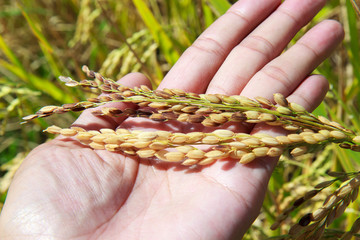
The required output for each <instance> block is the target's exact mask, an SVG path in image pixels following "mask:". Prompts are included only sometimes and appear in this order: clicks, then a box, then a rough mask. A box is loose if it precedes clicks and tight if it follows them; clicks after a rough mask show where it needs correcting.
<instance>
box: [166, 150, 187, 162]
mask: <svg viewBox="0 0 360 240" xmlns="http://www.w3.org/2000/svg"><path fill="white" fill-rule="evenodd" d="M164 156H165V158H166V161H168V162H180V161H182V160H183V159H184V157H185V154H184V153H182V152H168V153H165V154H164Z"/></svg>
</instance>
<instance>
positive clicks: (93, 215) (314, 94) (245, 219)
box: [0, 0, 343, 239]
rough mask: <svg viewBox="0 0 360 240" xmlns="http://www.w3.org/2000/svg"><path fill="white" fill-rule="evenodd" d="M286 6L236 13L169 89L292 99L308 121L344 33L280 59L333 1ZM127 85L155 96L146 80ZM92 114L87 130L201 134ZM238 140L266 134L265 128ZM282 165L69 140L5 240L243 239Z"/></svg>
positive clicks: (259, 2) (42, 169) (17, 212)
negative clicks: (321, 67) (163, 157)
mask: <svg viewBox="0 0 360 240" xmlns="http://www.w3.org/2000/svg"><path fill="white" fill-rule="evenodd" d="M280 2H281V1H280V0H270V1H269V0H256V1H250V0H241V1H239V2H237V3H236V4H234V6H233V7H232V8H231V10H230V11H228V13H227V14H225V15H224V16H222V17H221V18H219V19H218V20H217V21H216V22H215V23H214V24H213V25H212V26H211V27H210V28H209V29H207V30H206V31H205V32H204V33H203V34H202V35H201V36H200V37H199V38H198V40H197V41H196V42H195V43H194V44H193V46H192V47H190V48H189V49H188V50H187V51H186V52H185V53H184V54H183V56H182V57H181V59H180V60H179V61H178V63H177V64H176V65H175V66H174V67H173V68H172V70H171V71H170V72H169V73H168V75H167V76H166V78H165V79H164V80H163V82H162V83H161V85H160V88H165V87H166V88H181V89H184V90H186V91H191V92H197V93H222V94H228V95H234V94H241V95H244V96H248V97H255V96H263V97H267V98H271V96H272V94H273V93H275V92H281V93H283V94H284V95H285V96H288V98H289V99H290V100H291V101H293V102H297V103H299V104H301V105H303V106H305V107H306V108H307V109H308V110H312V109H313V108H315V107H316V106H317V105H318V104H319V102H320V101H321V100H322V98H323V96H324V94H325V93H326V91H327V87H328V85H327V82H326V80H325V79H324V78H323V77H321V76H317V75H310V76H309V74H310V73H311V72H312V70H313V69H314V68H315V67H316V66H317V65H318V64H320V63H321V62H322V61H323V60H324V59H325V58H326V57H327V56H328V55H329V53H330V52H331V51H332V50H333V49H334V48H335V47H336V45H337V44H338V43H339V42H340V41H341V39H342V36H343V31H342V28H341V27H340V25H339V24H338V23H336V22H334V21H324V22H322V23H320V24H318V25H317V26H315V27H314V28H313V29H311V30H310V31H309V32H308V33H307V34H306V35H305V36H304V37H302V39H300V40H299V42H298V43H297V44H295V45H294V46H293V47H291V48H290V49H289V50H288V51H286V52H285V53H284V54H281V55H280V53H281V52H282V51H283V49H284V48H285V46H286V45H287V43H288V42H289V41H290V40H291V38H292V37H293V36H294V35H295V34H296V33H297V31H298V30H299V29H300V28H301V27H302V26H304V25H305V24H306V23H307V22H308V21H309V20H310V19H311V18H312V17H313V16H314V15H315V14H316V13H317V11H319V10H320V9H321V7H322V6H323V4H324V2H325V1H323V0H317V1H314V0H304V1H297V0H287V1H285V3H283V4H282V5H281V6H280V7H278V6H279V4H280ZM120 82H121V83H123V84H125V85H128V86H135V85H140V84H145V85H148V84H149V83H148V81H147V79H146V78H145V77H144V76H143V75H141V74H135V73H134V74H129V75H127V76H125V77H124V78H123V79H121V80H120ZM111 104H113V105H114V104H115V105H116V106H117V107H120V108H121V107H122V108H124V107H125V106H124V104H122V103H111ZM89 111H91V110H87V111H85V112H84V113H83V114H82V115H81V116H80V117H79V119H78V120H77V121H76V122H75V123H74V124H75V125H77V126H82V127H84V128H87V129H99V128H113V129H115V128H117V127H123V128H129V129H138V128H141V129H146V130H147V131H151V130H152V129H164V130H172V131H182V132H187V131H190V130H193V129H191V128H192V126H191V125H173V124H172V125H170V124H161V125H159V124H153V123H150V122H149V121H145V120H142V121H138V120H137V121H134V119H130V118H129V119H125V120H124V119H116V118H99V117H95V116H93V115H91V113H90V112H89ZM229 128H231V129H235V130H236V131H247V132H249V133H254V132H258V131H264V130H263V128H262V126H259V125H258V126H254V127H253V128H251V129H246V130H243V129H239V127H237V126H234V125H232V126H229ZM202 130H203V131H207V130H208V129H202ZM266 131H273V132H274V131H275V130H273V129H267V130H266ZM276 162H277V159H272V158H261V159H257V160H256V161H254V162H252V163H250V164H247V165H241V164H238V163H235V162H231V161H223V160H220V161H217V162H216V163H214V164H212V165H211V166H207V167H196V168H189V167H185V166H180V165H178V164H174V163H159V162H157V161H154V160H152V159H139V158H137V157H132V156H126V155H121V154H119V153H111V152H107V151H105V150H92V149H90V148H88V147H86V146H83V145H81V144H80V143H78V142H76V141H75V140H73V139H71V138H64V137H58V138H57V139H55V140H52V141H50V142H48V143H45V144H43V145H41V146H39V147H38V148H36V149H34V150H33V151H32V152H31V153H30V154H29V156H28V157H27V158H26V159H25V160H24V162H23V164H22V165H21V167H20V168H19V170H18V172H17V174H16V176H15V178H14V180H13V182H12V185H11V187H10V189H9V193H8V197H7V200H6V203H5V205H4V208H3V212H2V213H1V216H0V237H2V238H1V239H31V238H33V239H41V238H46V239H47V238H50V239H51V238H54V239H232V238H237V237H239V238H240V237H241V236H242V235H243V234H244V232H245V231H246V230H247V228H248V227H249V226H250V224H251V222H252V221H253V220H254V219H255V217H256V216H257V214H258V212H259V209H260V207H261V204H262V200H263V198H264V194H265V191H266V188H267V183H268V180H269V177H270V175H271V173H272V170H273V168H274V166H275V165H276Z"/></svg>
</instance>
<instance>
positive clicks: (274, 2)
mask: <svg viewBox="0 0 360 240" xmlns="http://www.w3.org/2000/svg"><path fill="white" fill-rule="evenodd" d="M280 3H281V1H280V0H258V1H253V0H242V1H238V2H236V3H235V4H234V5H233V6H232V7H231V8H230V9H229V10H228V11H227V12H226V13H225V14H224V15H223V16H221V17H220V18H219V19H218V20H216V21H215V22H214V23H213V24H212V25H211V26H210V27H209V28H208V29H207V30H205V31H204V32H203V33H202V34H201V35H200V36H199V38H198V39H197V40H196V41H195V42H194V43H193V44H192V46H191V47H189V48H188V49H187V50H186V51H185V52H184V54H183V55H182V56H181V57H180V59H179V60H178V62H177V63H176V64H175V65H174V67H173V68H172V69H171V70H170V72H169V73H168V74H167V75H166V77H165V78H164V80H163V81H162V82H161V84H160V86H159V88H181V89H183V90H185V91H190V92H197V93H202V92H205V90H206V88H207V86H208V84H209V82H210V80H211V79H212V77H213V76H214V75H215V73H216V71H217V70H218V69H219V67H220V66H221V64H222V63H223V62H224V60H225V58H226V57H227V55H228V54H229V52H230V51H231V50H232V49H233V48H234V47H235V46H236V45H237V44H238V43H239V42H240V41H241V40H242V39H243V38H244V37H245V36H247V35H248V34H249V33H250V32H251V31H252V30H253V29H254V28H255V27H256V26H257V25H258V24H259V23H260V22H262V21H263V20H264V19H265V18H266V17H268V16H269V15H270V14H271V13H272V12H273V11H274V10H275V9H276V8H277V7H278V6H279V5H280Z"/></svg>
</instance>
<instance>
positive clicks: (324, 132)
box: [23, 66, 360, 165]
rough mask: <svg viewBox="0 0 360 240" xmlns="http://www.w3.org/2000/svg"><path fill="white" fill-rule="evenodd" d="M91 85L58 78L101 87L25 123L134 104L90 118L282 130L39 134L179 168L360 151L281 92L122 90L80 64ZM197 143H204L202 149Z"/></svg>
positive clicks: (343, 132)
mask: <svg viewBox="0 0 360 240" xmlns="http://www.w3.org/2000/svg"><path fill="white" fill-rule="evenodd" d="M83 70H84V72H85V73H86V74H87V76H88V77H90V78H93V79H92V80H82V81H80V82H78V81H75V80H73V79H71V78H70V77H60V80H61V81H63V82H65V84H66V85H67V86H70V87H75V86H80V87H84V88H95V89H98V90H100V93H101V94H99V96H98V97H94V98H88V99H87V100H86V101H82V102H77V103H70V104H64V105H62V106H44V107H42V108H41V109H40V110H39V111H38V112H36V113H35V114H33V115H29V116H27V117H24V118H23V119H24V121H25V122H27V121H30V120H33V119H36V118H41V117H48V116H51V115H53V114H61V113H66V112H70V111H74V112H77V111H83V110H85V109H89V108H95V107H99V106H102V105H104V104H106V103H109V102H127V103H133V104H135V105H136V106H137V107H136V108H125V109H120V108H116V107H106V106H103V107H101V108H96V109H93V110H92V114H94V115H97V116H110V117H120V116H131V117H141V118H147V119H151V120H153V121H157V122H166V121H169V120H176V121H179V122H187V123H191V124H201V125H203V126H205V127H220V128H221V125H223V124H225V123H228V122H236V123H238V124H243V125H247V126H251V125H252V124H256V123H265V124H268V125H271V126H278V127H283V128H284V129H285V130H287V132H288V134H287V135H284V136H277V137H273V136H270V135H266V134H255V135H249V134H245V133H234V132H232V131H229V130H224V129H217V130H215V131H213V132H211V133H203V132H192V133H186V134H185V133H176V132H175V133H174V132H165V131H156V132H139V131H132V132H130V131H128V130H126V129H117V130H112V129H101V130H100V131H85V130H84V129H81V128H76V127H72V128H64V129H61V128H59V127H56V126H51V127H49V128H48V129H47V130H46V131H47V132H49V133H53V134H61V135H64V136H67V137H75V138H76V139H78V140H79V141H80V142H81V143H83V144H86V145H88V146H89V147H91V148H93V149H96V150H103V149H104V150H108V151H111V152H122V153H125V154H130V155H137V156H139V157H141V158H153V157H154V158H157V159H160V160H163V161H169V162H181V163H182V164H183V165H194V164H199V165H206V164H210V163H213V162H214V161H215V160H217V159H223V158H230V159H236V160H238V161H239V162H240V163H249V162H251V161H253V160H254V159H256V158H258V157H266V156H268V157H278V156H280V155H281V154H283V153H288V154H290V155H292V156H294V157H298V156H301V155H303V154H306V153H307V152H309V151H312V150H314V148H319V147H323V146H325V145H326V144H329V143H338V144H339V145H340V146H341V147H343V148H347V149H352V150H354V151H359V149H360V147H359V145H358V143H359V142H360V137H358V136H356V135H355V134H354V133H353V132H352V131H351V130H348V129H346V128H344V127H342V126H341V125H340V124H339V123H336V122H333V121H330V120H328V119H326V118H324V117H316V116H314V115H313V114H311V113H309V112H307V111H306V110H305V108H304V107H302V106H300V105H298V104H296V103H289V102H288V101H287V99H286V98H285V97H284V96H283V95H282V94H280V93H276V94H274V99H273V101H271V100H269V99H265V98H263V97H256V98H255V99H249V98H246V97H243V96H238V95H234V96H226V95H221V94H196V93H187V92H184V91H183V90H180V89H163V90H151V89H149V88H148V87H147V86H140V87H134V88H129V87H126V86H123V85H121V84H119V83H117V82H115V81H113V80H111V79H107V78H105V77H103V76H102V75H100V74H99V73H96V72H94V71H91V70H89V69H88V68H87V67H86V66H84V67H83ZM201 145H210V147H208V148H207V149H204V147H200V146H201Z"/></svg>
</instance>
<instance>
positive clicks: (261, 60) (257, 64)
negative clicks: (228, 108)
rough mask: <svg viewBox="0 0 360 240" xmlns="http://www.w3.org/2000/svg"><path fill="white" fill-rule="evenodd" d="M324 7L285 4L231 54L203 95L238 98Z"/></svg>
mask: <svg viewBox="0 0 360 240" xmlns="http://www.w3.org/2000/svg"><path fill="white" fill-rule="evenodd" d="M324 4H325V1H324V0H321V1H319V0H317V1H314V0H303V1H298V0H288V1H285V2H284V3H283V4H282V5H281V6H280V7H279V8H278V9H277V10H276V11H275V12H274V13H272V14H271V15H270V16H269V17H268V18H267V19H266V20H265V21H264V22H263V23H261V24H260V25H259V26H258V27H257V28H256V29H255V30H254V31H253V32H252V33H251V34H249V35H248V36H247V37H246V38H245V39H244V40H243V41H242V42H241V43H240V44H239V45H238V46H237V47H235V48H234V49H233V50H232V51H231V53H230V54H229V56H228V57H227V59H226V60H225V62H224V63H223V65H222V66H221V67H220V69H219V71H218V72H217V73H216V75H215V76H214V78H213V80H212V81H211V83H210V85H209V88H208V90H207V92H208V93H222V94H227V95H232V94H239V93H240V92H241V90H242V89H243V88H244V87H245V85H246V84H247V82H248V81H249V80H250V79H251V77H252V76H253V75H254V74H255V73H256V72H257V71H259V70H260V69H261V68H262V67H263V66H264V65H265V64H267V63H268V62H270V61H271V60H272V59H273V58H275V57H276V56H278V55H279V54H280V53H281V52H282V51H283V50H284V48H285V46H286V45H287V44H288V43H289V42H290V40H291V39H292V38H293V37H294V36H295V34H296V33H297V32H298V31H299V30H300V29H301V28H302V27H303V26H304V25H305V24H307V23H308V22H309V21H310V20H311V19H312V18H313V17H314V16H315V15H316V13H317V12H318V11H319V10H320V9H321V8H322V7H323V5H324Z"/></svg>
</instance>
